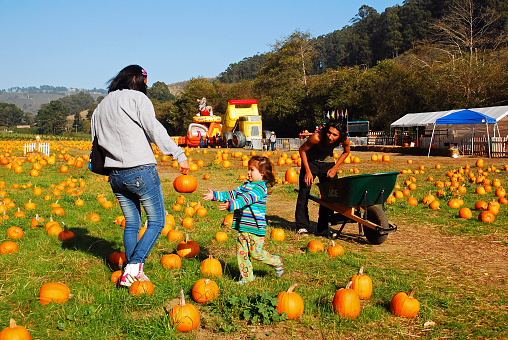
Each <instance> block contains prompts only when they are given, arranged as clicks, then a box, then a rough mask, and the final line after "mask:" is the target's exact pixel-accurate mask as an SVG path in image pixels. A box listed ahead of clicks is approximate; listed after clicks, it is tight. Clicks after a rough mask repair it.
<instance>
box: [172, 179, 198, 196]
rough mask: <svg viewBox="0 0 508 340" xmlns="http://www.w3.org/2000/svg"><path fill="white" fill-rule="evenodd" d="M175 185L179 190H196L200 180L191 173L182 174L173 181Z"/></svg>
mask: <svg viewBox="0 0 508 340" xmlns="http://www.w3.org/2000/svg"><path fill="white" fill-rule="evenodd" d="M173 187H174V188H175V190H176V191H177V192H194V191H195V190H196V189H197V187H198V181H197V179H196V178H194V177H193V176H191V175H180V176H178V177H177V178H175V180H174V181H173Z"/></svg>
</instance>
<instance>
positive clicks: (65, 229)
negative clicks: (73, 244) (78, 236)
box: [62, 222, 69, 232]
mask: <svg viewBox="0 0 508 340" xmlns="http://www.w3.org/2000/svg"><path fill="white" fill-rule="evenodd" d="M62 225H63V227H64V232H68V231H69V229H67V226H66V225H65V222H62Z"/></svg>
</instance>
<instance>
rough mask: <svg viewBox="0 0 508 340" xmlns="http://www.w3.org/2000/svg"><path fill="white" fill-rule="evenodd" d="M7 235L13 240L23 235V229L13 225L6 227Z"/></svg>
mask: <svg viewBox="0 0 508 340" xmlns="http://www.w3.org/2000/svg"><path fill="white" fill-rule="evenodd" d="M7 237H10V238H12V239H13V240H17V239H20V238H21V237H23V229H21V228H20V227H15V226H12V227H9V229H7Z"/></svg>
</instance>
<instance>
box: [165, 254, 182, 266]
mask: <svg viewBox="0 0 508 340" xmlns="http://www.w3.org/2000/svg"><path fill="white" fill-rule="evenodd" d="M161 264H162V266H163V267H164V268H166V269H179V268H180V267H182V259H181V258H180V256H178V255H176V254H166V255H163V256H162V258H161Z"/></svg>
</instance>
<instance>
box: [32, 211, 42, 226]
mask: <svg viewBox="0 0 508 340" xmlns="http://www.w3.org/2000/svg"><path fill="white" fill-rule="evenodd" d="M39 222H44V219H43V218H42V217H39V214H35V217H34V218H32V221H31V222H30V228H37V227H38V226H39V225H40V224H39Z"/></svg>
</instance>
